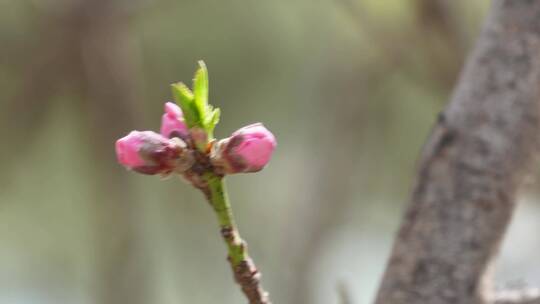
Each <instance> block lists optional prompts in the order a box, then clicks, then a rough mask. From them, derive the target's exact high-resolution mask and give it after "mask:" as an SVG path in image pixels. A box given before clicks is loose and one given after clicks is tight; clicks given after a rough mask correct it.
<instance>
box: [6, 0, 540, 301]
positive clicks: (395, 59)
mask: <svg viewBox="0 0 540 304" xmlns="http://www.w3.org/2000/svg"><path fill="white" fill-rule="evenodd" d="M488 4H489V3H488V1H486V0H484V1H466V0H455V1H454V0H452V1H451V0H446V1H445V0H435V1H433V0H410V1H402V0H388V1H379V0H323V1H308V0H298V1H285V0H279V1H277V0H276V1H254V0H230V1H211V0H197V1H195V0H193V1H185V0H180V1H179V0H0V121H1V125H0V136H1V137H0V138H1V147H2V149H0V160H1V162H0V164H1V165H0V168H1V171H0V303H6V304H7V303H9V304H49V303H51V304H52V303H54V304H64V303H65V304H68V303H69V304H113V303H114V304H128V303H129V304H139V303H140V304H143V303H144V304H147V303H156V304H177V303H216V302H218V303H244V302H245V300H244V299H243V296H242V294H241V293H240V291H239V290H238V288H237V286H235V285H234V283H233V280H232V275H231V273H230V269H229V265H228V264H227V262H226V261H225V247H224V245H223V244H222V241H221V239H220V237H219V233H218V229H217V224H216V220H215V218H214V215H213V213H212V212H211V210H210V208H209V206H208V205H207V204H206V202H205V201H204V199H203V197H202V195H201V194H200V193H198V192H197V191H195V190H194V189H192V188H191V187H190V186H188V185H186V184H185V183H183V182H182V181H180V180H179V179H177V178H170V179H166V180H160V179H159V178H157V177H148V176H140V175H137V174H133V173H131V172H128V171H126V170H125V169H124V168H122V167H121V166H120V165H118V164H117V163H116V159H115V154H114V141H115V140H116V139H117V138H119V137H121V136H123V135H124V134H126V133H128V132H129V131H130V130H132V129H138V130H146V129H154V130H156V129H158V128H159V121H160V116H161V114H162V110H163V109H162V108H163V103H164V102H165V101H168V100H169V99H170V88H169V84H170V83H172V82H176V81H180V80H182V81H187V82H189V81H190V79H191V77H192V74H193V72H194V70H195V68H196V62H197V60H199V59H204V60H205V61H206V63H207V65H208V67H209V71H210V101H211V103H213V104H214V105H216V106H218V107H220V108H221V109H222V114H223V115H222V121H221V123H220V125H219V126H218V128H217V131H216V132H217V136H219V137H224V136H227V135H228V134H230V133H231V132H232V131H234V130H235V129H237V128H239V127H241V126H243V125H245V124H248V123H252V122H256V121H261V122H264V124H265V125H266V126H267V127H268V128H269V129H271V130H272V131H273V132H274V133H275V135H276V136H277V138H278V142H279V146H278V149H277V150H276V153H275V156H274V158H273V160H272V162H271V164H270V166H269V167H267V168H266V169H265V170H264V171H262V172H261V173H259V174H250V175H238V176H232V177H230V178H228V181H227V182H228V185H229V192H230V196H231V198H232V203H233V207H234V210H235V213H236V217H237V221H238V224H239V226H240V230H241V232H242V234H243V236H244V237H245V239H246V240H247V241H248V243H249V244H250V251H251V254H252V256H253V257H254V259H255V261H256V262H257V264H258V266H259V267H260V269H261V271H262V273H263V282H264V285H265V287H266V288H267V289H268V290H269V291H270V292H271V295H272V298H273V301H274V303H291V304H304V303H309V304H323V303H324V304H327V303H343V304H345V303H347V304H357V303H358V304H360V303H370V301H371V300H372V299H373V297H374V294H375V290H376V287H377V284H378V281H379V278H380V276H381V274H382V272H383V270H384V265H385V261H386V258H387V256H388V253H389V250H390V246H391V244H392V239H393V234H394V232H395V231H396V230H397V228H398V225H399V220H400V217H401V213H402V211H403V209H404V207H405V204H406V201H407V196H408V192H409V189H410V187H411V184H412V181H413V176H414V172H415V160H416V159H417V156H418V154H419V151H420V149H421V147H422V144H423V142H424V140H425V139H426V137H427V135H428V134H429V129H430V126H431V124H432V123H433V122H434V121H435V119H436V115H437V113H438V112H439V111H440V110H441V109H442V107H443V106H444V104H445V102H446V101H447V100H448V99H449V96H450V94H451V89H452V87H453V84H454V83H455V81H456V78H457V75H458V73H459V70H460V67H461V65H462V64H463V62H464V59H465V56H466V54H467V52H468V51H469V50H470V49H471V47H472V46H473V45H474V40H475V37H476V35H477V34H478V30H479V27H480V25H481V22H482V19H483V17H484V16H485V13H486V11H487V8H488ZM535 185H536V184H535V182H534V180H533V181H532V182H530V183H529V186H528V187H527V189H526V191H525V192H524V195H523V196H522V198H521V200H522V203H521V204H520V207H519V209H518V211H517V214H516V217H515V220H514V222H513V224H512V226H511V228H510V233H509V235H508V237H507V239H506V240H505V243H504V248H503V250H502V254H501V258H500V259H499V261H498V262H497V265H496V266H495V267H494V269H495V273H496V277H497V282H498V284H499V285H506V284H524V282H527V283H529V284H540V270H539V267H538V266H539V265H538V264H536V265H534V263H538V259H537V252H538V250H539V249H540V237H539V236H538V233H537V232H538V231H540V223H539V219H540V210H539V208H538V204H537V197H538V194H537V193H536V191H535V188H536V186H535Z"/></svg>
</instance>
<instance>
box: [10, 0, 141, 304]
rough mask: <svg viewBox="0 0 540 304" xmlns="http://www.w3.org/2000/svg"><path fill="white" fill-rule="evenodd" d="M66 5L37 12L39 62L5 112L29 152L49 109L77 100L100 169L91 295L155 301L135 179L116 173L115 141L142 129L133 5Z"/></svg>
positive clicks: (111, 300) (114, 302)
mask: <svg viewBox="0 0 540 304" xmlns="http://www.w3.org/2000/svg"><path fill="white" fill-rule="evenodd" d="M60 2H61V3H56V4H55V5H52V4H51V5H44V6H38V8H37V9H36V10H37V11H36V20H37V23H38V28H37V31H38V32H39V35H38V38H37V39H36V41H35V43H34V45H33V47H32V50H30V54H32V56H23V57H25V58H28V61H29V62H28V63H27V64H26V66H27V71H26V72H25V73H24V74H25V75H27V78H26V79H25V80H24V81H23V84H22V86H21V90H20V94H18V96H16V97H15V98H14V100H13V102H11V103H10V104H9V106H10V107H9V108H8V109H7V111H6V112H5V113H4V114H5V115H6V116H8V115H11V116H17V121H14V123H16V126H17V127H18V128H17V130H18V134H17V136H15V137H13V136H12V138H13V139H14V140H16V141H18V142H15V143H13V142H12V144H13V145H14V146H17V147H18V151H17V152H18V153H19V154H20V153H24V152H26V150H27V149H28V148H27V147H28V146H29V145H28V144H27V143H29V142H32V141H33V138H34V137H35V136H36V135H42V134H40V133H39V132H37V130H40V129H41V127H42V123H43V122H44V121H45V119H44V118H45V117H46V116H47V114H48V112H46V111H44V110H48V109H50V108H52V106H51V104H52V103H53V101H54V99H55V98H58V97H59V96H62V94H66V95H67V96H73V97H74V98H73V102H78V103H77V104H76V105H75V107H74V108H75V111H76V112H75V113H73V115H75V116H76V117H77V118H78V119H80V120H81V121H82V122H83V123H82V124H83V125H84V126H85V130H86V132H87V133H86V134H85V135H84V136H83V138H85V140H86V141H85V144H86V145H87V148H88V150H89V152H88V156H89V162H92V163H94V164H95V165H94V166H93V171H91V172H90V175H91V180H92V181H93V182H94V184H93V185H92V186H93V187H95V191H93V193H96V196H95V197H94V198H93V199H94V204H93V205H92V206H91V207H90V208H89V209H90V210H92V211H94V212H95V213H93V214H91V215H89V216H90V218H91V220H93V221H94V228H95V230H94V237H95V239H96V246H95V253H94V255H95V263H96V265H95V267H94V268H95V269H96V273H95V282H93V283H94V284H92V285H91V286H85V287H90V288H95V289H96V290H92V292H91V293H92V294H94V293H95V294H96V295H97V296H96V299H95V302H96V303H102V304H118V303H133V304H136V303H148V302H149V299H148V298H147V286H148V281H147V276H146V275H145V274H143V273H142V272H143V271H144V270H145V269H144V267H143V266H141V265H144V264H143V263H137V258H138V257H136V256H134V253H136V252H141V250H140V249H139V248H138V247H140V246H142V244H141V242H140V241H139V239H138V237H137V235H138V234H137V232H136V231H135V227H136V224H135V223H134V222H133V220H134V219H135V218H136V213H137V210H136V204H135V200H136V197H135V194H133V193H131V192H129V191H125V190H126V189H130V188H132V187H130V186H129V181H128V180H126V179H125V178H123V177H121V176H119V175H118V173H114V172H120V171H118V170H111V166H112V165H113V164H115V163H116V159H115V154H114V142H115V140H116V138H118V137H119V136H120V135H122V134H124V133H125V132H126V130H128V129H129V126H133V125H135V123H134V122H135V116H136V115H135V114H136V113H135V111H134V109H136V107H135V105H136V101H137V97H136V93H137V91H136V85H137V77H135V75H137V74H138V73H136V71H135V70H136V69H137V64H136V62H134V61H133V60H132V59H133V58H132V56H131V55H132V54H133V50H132V46H131V45H129V44H128V43H129V41H128V37H129V33H128V31H127V29H128V26H129V23H128V22H129V19H130V18H129V17H130V14H129V13H130V12H129V10H130V8H129V7H128V6H132V5H133V3H120V1H110V0H92V1H86V0H81V1H65V2H62V1H60ZM29 44H32V43H29ZM22 49H23V50H26V48H22ZM36 49H38V50H39V52H37V53H35V56H34V50H36ZM128 50H129V51H128ZM66 89H68V90H71V89H73V91H68V92H66ZM12 129H13V128H8V129H7V130H12ZM7 130H6V131H7ZM19 156H20V155H19ZM13 164H16V162H13ZM7 165H11V164H7ZM8 169H9V168H8ZM113 171H114V172H113Z"/></svg>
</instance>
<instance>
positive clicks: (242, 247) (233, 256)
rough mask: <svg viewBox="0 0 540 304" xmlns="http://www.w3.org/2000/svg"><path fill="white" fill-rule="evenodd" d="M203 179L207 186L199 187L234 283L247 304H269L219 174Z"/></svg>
mask: <svg viewBox="0 0 540 304" xmlns="http://www.w3.org/2000/svg"><path fill="white" fill-rule="evenodd" d="M203 178H204V180H205V181H206V182H207V184H208V188H207V189H203V191H204V192H205V194H206V195H207V197H208V200H209V202H210V204H211V205H212V208H213V209H214V211H215V212H216V215H217V217H218V222H219V226H220V228H221V236H222V237H223V239H224V240H225V243H226V244H227V249H228V251H229V254H228V259H229V262H230V264H231V268H232V271H233V273H234V278H235V280H236V282H237V283H238V284H239V285H240V287H241V288H242V291H243V292H244V294H245V295H246V297H247V298H248V300H249V303H250V304H271V303H270V299H269V298H268V293H267V292H266V291H264V289H263V288H262V286H261V282H260V278H261V274H260V272H259V271H258V270H257V267H255V264H254V263H253V260H252V259H251V258H250V257H249V255H248V252H247V245H246V242H244V241H243V240H242V238H240V234H239V233H238V229H237V228H236V224H235V223H234V218H233V214H232V209H231V204H230V203H229V198H228V196H227V191H226V189H225V185H224V184H223V177H221V176H218V175H216V174H214V173H210V172H209V173H206V174H204V176H203Z"/></svg>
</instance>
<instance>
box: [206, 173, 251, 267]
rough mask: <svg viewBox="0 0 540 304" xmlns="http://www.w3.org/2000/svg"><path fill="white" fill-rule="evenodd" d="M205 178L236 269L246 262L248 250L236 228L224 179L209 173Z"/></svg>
mask: <svg viewBox="0 0 540 304" xmlns="http://www.w3.org/2000/svg"><path fill="white" fill-rule="evenodd" d="M205 177H206V181H207V182H208V188H209V190H210V198H209V199H210V204H211V205H212V208H214V211H215V212H216V215H217V217H218V222H219V226H220V228H221V233H222V235H223V238H224V240H225V243H226V244H227V249H228V251H229V259H230V260H231V263H232V266H233V267H235V266H237V265H238V264H240V262H242V261H243V260H246V257H247V250H246V248H245V245H244V241H242V239H241V238H240V235H239V233H238V228H236V224H235V222H234V217H233V213H232V209H231V204H230V203H229V197H228V195H227V190H226V189H225V185H224V183H223V178H222V177H220V176H217V175H215V174H212V173H208V174H207V175H206V176H205Z"/></svg>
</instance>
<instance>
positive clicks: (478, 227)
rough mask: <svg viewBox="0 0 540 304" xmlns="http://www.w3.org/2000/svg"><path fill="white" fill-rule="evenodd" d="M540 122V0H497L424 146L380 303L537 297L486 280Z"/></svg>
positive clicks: (438, 303) (481, 303) (466, 303)
mask: <svg viewBox="0 0 540 304" xmlns="http://www.w3.org/2000/svg"><path fill="white" fill-rule="evenodd" d="M539 129H540V1H530V0H517V1H516V0H495V1H493V6H492V9H491V13H490V15H489V17H488V18H487V21H486V23H485V25H484V28H483V31H482V32H481V34H480V37H479V40H478V42H477V45H476V47H475V49H474V51H473V53H472V55H471V56H470V58H469V60H468V62H467V64H466V66H465V69H464V71H463V73H462V75H461V78H460V81H459V83H458V85H457V87H456V89H455V92H454V95H453V97H452V99H451V101H450V103H449V104H448V106H447V107H446V109H445V110H444V111H443V113H441V115H440V117H439V120H438V122H437V124H436V125H435V127H434V129H433V131H432V134H431V137H430V139H429V140H428V142H427V144H426V146H425V148H424V152H423V154H422V157H421V160H420V163H419V171H418V176H417V181H416V185H415V188H414V191H413V193H412V197H411V201H410V205H409V206H408V210H407V212H406V215H405V218H404V220H403V223H402V226H401V228H400V230H399V233H398V235H397V239H396V242H395V244H394V248H393V251H392V253H391V257H390V260H389V264H388V266H387V269H386V272H385V274H384V277H383V280H382V284H381V287H380V290H379V292H378V295H377V299H376V303H377V304H409V303H417V304H422V303H426V304H428V303H429V304H451V303H452V304H456V303H458V304H459V303H463V304H474V303H477V304H484V303H492V302H496V303H540V300H538V299H537V298H535V297H534V296H531V297H528V296H527V294H526V293H525V292H524V293H523V296H522V297H520V296H517V297H515V296H514V297H513V299H510V298H509V297H507V295H508V293H501V294H500V295H496V294H493V293H492V291H491V290H490V289H489V288H488V287H489V284H486V282H488V281H489V278H488V277H487V276H486V273H487V270H488V266H489V265H490V262H491V260H492V259H493V258H494V256H495V255H496V253H497V251H498V249H499V245H500V243H501V240H502V237H503V235H504V233H505V231H506V227H507V225H508V223H509V221H510V219H511V216H512V213H513V210H514V208H515V196H516V192H517V190H518V188H519V186H520V184H521V182H522V180H523V178H524V176H525V175H526V174H527V173H528V172H527V171H528V169H530V167H531V164H532V161H533V159H534V156H535V154H536V152H537V150H538V133H539V131H540V130H539ZM505 297H507V299H504V298H505Z"/></svg>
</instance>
